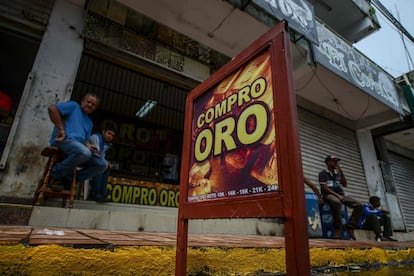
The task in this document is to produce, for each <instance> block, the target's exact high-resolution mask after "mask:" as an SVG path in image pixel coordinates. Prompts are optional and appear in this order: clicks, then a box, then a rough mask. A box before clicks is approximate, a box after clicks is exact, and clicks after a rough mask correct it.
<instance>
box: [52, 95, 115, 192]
mask: <svg viewBox="0 0 414 276" xmlns="http://www.w3.org/2000/svg"><path fill="white" fill-rule="evenodd" d="M98 103H99V97H98V96H97V95H95V94H91V93H88V94H86V95H85V97H84V98H83V99H82V101H81V104H78V103H77V102H75V101H67V102H63V103H57V104H53V105H51V106H49V107H48V112H49V118H50V120H51V121H52V123H53V124H54V125H55V127H54V129H53V132H52V136H51V138H50V145H51V146H56V147H59V148H60V149H62V150H63V152H64V153H65V154H66V158H65V159H64V160H63V161H62V162H60V163H57V164H56V165H55V166H54V167H53V169H52V172H51V181H50V185H49V186H50V188H51V189H53V190H55V191H61V190H62V189H63V188H64V184H65V183H70V182H71V179H72V175H73V171H74V170H75V169H76V168H77V167H82V168H83V169H82V170H80V171H79V172H78V173H77V174H76V181H79V182H81V181H84V180H86V179H88V178H90V177H93V176H95V175H97V174H99V173H102V172H103V171H105V170H106V168H107V167H108V162H107V161H106V160H105V159H104V158H102V157H100V156H97V155H94V154H92V146H91V144H90V143H89V142H88V139H89V137H90V136H91V132H92V127H93V123H92V120H91V119H90V118H89V114H90V113H92V112H93V111H95V109H96V108H97V106H98Z"/></svg>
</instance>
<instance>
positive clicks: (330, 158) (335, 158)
mask: <svg viewBox="0 0 414 276" xmlns="http://www.w3.org/2000/svg"><path fill="white" fill-rule="evenodd" d="M329 161H341V159H339V158H338V157H336V156H335V155H328V156H326V158H325V163H328V162H329Z"/></svg>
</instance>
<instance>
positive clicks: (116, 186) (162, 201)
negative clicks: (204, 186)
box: [107, 177, 180, 207]
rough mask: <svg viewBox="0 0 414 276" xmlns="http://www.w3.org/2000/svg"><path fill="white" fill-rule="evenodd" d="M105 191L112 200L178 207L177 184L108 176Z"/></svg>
mask: <svg viewBox="0 0 414 276" xmlns="http://www.w3.org/2000/svg"><path fill="white" fill-rule="evenodd" d="M107 193H108V195H109V198H110V200H111V201H112V202H115V203H126V204H137V205H151V206H162V207H178V203H179V194H180V193H179V186H178V185H170V184H164V183H153V182H147V181H139V180H131V179H126V178H117V177H110V178H109V180H108V184H107Z"/></svg>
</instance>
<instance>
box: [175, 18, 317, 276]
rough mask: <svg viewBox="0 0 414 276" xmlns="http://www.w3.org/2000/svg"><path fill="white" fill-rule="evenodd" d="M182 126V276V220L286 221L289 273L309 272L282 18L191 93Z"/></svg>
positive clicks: (179, 267) (182, 264)
mask: <svg viewBox="0 0 414 276" xmlns="http://www.w3.org/2000/svg"><path fill="white" fill-rule="evenodd" d="M184 124H185V125H184V142H183V154H182V164H181V181H180V203H179V210H178V229H177V252H176V275H186V265H187V241H188V220H189V219H220V218H284V225H285V243H286V244H285V245H286V267H287V273H288V274H289V275H310V265H309V245H308V228H307V221H306V205H305V196H304V187H303V186H304V185H303V183H304V182H303V173H302V162H301V156H300V145H299V136H298V130H297V113H296V100H295V92H294V90H293V80H292V65H291V57H290V45H289V36H288V33H287V31H286V23H285V22H280V23H279V24H278V25H276V26H275V27H273V28H272V29H271V30H270V31H268V32H267V33H265V34H264V35H263V36H262V37H260V38H259V39H258V40H256V41H255V42H254V43H253V44H252V45H251V46H249V47H248V48H247V49H246V50H244V51H243V52H242V53H241V54H240V55H238V56H237V57H236V58H234V59H233V60H232V61H231V62H229V63H228V64H226V65H225V66H223V67H222V68H221V69H220V70H218V71H217V72H216V73H215V74H213V75H212V76H211V77H210V78H209V79H208V80H206V81H204V82H203V83H201V84H200V85H199V86H197V87H196V88H195V89H194V90H193V91H191V92H190V94H189V95H188V97H187V102H186V115H185V123H184ZM299 261H300V262H299Z"/></svg>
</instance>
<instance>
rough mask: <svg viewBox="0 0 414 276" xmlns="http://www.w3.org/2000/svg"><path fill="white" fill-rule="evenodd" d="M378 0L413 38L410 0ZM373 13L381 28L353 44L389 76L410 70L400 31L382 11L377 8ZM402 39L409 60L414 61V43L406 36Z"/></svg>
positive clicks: (412, 1)
mask: <svg viewBox="0 0 414 276" xmlns="http://www.w3.org/2000/svg"><path fill="white" fill-rule="evenodd" d="M380 1H381V3H382V4H383V5H384V6H385V7H386V8H387V9H388V10H389V11H390V12H391V13H392V14H393V15H394V17H395V18H396V19H399V21H400V23H401V24H402V25H403V26H404V28H405V29H406V30H407V31H408V32H409V33H410V34H411V36H413V37H414V19H413V18H414V0H380ZM376 14H377V17H378V20H379V23H380V25H381V28H380V29H379V30H378V31H376V32H375V33H373V34H371V35H369V36H368V37H366V38H364V39H363V40H361V41H360V42H358V43H356V44H354V46H355V47H356V48H357V49H358V50H360V51H361V52H362V53H364V54H365V55H366V56H367V57H369V58H370V59H371V60H373V61H374V62H375V63H377V64H378V65H380V66H381V67H382V68H383V69H384V70H385V71H387V72H388V73H389V74H391V75H392V76H393V77H398V76H401V75H402V74H403V73H407V72H409V71H412V70H414V67H413V64H412V62H409V61H408V59H409V58H408V56H407V53H406V50H405V49H404V44H403V42H402V39H401V34H400V33H399V32H398V31H397V29H396V28H395V27H394V26H393V25H392V24H391V23H390V22H389V21H388V20H387V19H386V18H385V17H384V15H383V14H382V13H380V12H378V11H377V13H376ZM404 41H405V45H406V47H407V49H408V52H409V53H410V55H411V60H412V61H414V42H412V41H410V40H409V39H408V38H406V37H404Z"/></svg>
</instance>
